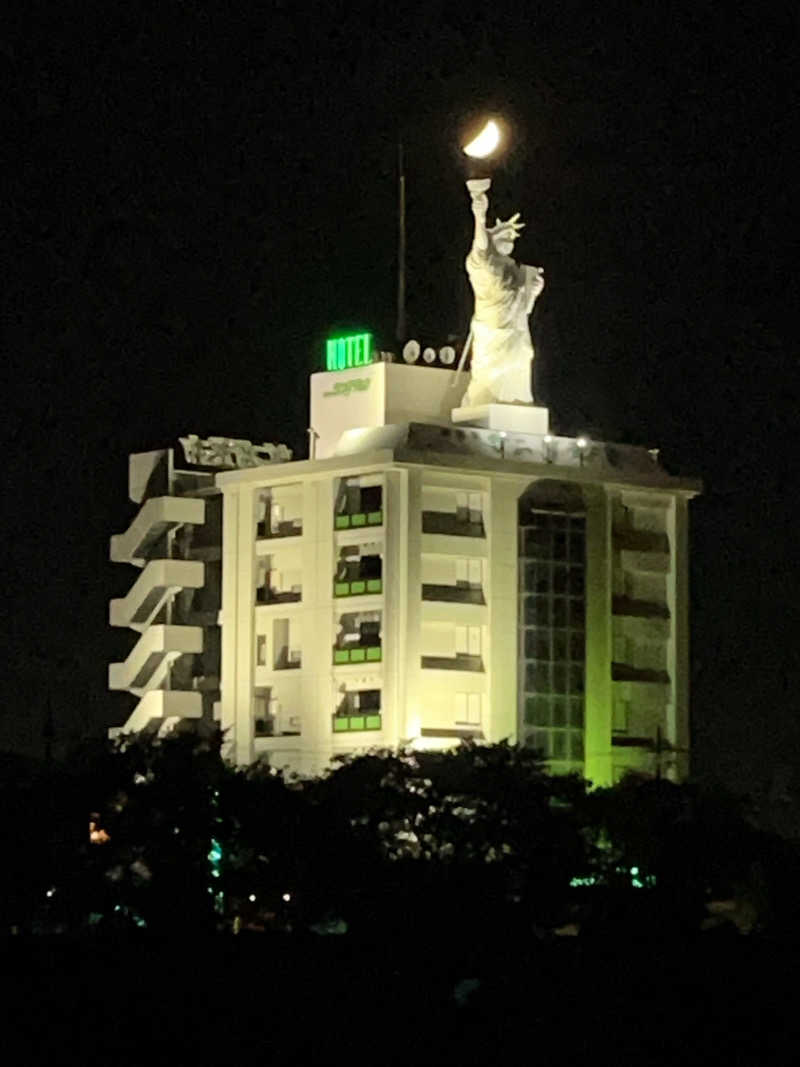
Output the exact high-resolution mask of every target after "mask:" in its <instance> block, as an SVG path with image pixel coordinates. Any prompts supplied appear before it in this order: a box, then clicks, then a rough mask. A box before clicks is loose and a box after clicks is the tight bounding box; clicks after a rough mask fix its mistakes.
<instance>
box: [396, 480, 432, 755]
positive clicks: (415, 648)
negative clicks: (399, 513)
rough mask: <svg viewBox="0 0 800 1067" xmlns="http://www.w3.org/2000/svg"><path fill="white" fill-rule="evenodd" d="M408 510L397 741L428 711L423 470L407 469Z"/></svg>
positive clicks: (415, 728)
mask: <svg viewBox="0 0 800 1067" xmlns="http://www.w3.org/2000/svg"><path fill="white" fill-rule="evenodd" d="M406 484H407V490H406V496H405V506H406V511H405V515H404V517H403V519H402V521H403V522H404V525H405V529H406V566H405V579H404V581H405V586H404V588H403V587H400V589H401V592H400V597H401V599H402V597H403V595H404V597H405V601H406V616H405V622H404V624H403V625H404V629H405V636H404V640H405V662H404V664H403V668H402V673H403V678H402V679H401V681H400V684H399V701H400V703H399V708H398V716H397V731H398V744H399V743H400V742H401V741H406V740H408V739H409V738H411V737H416V736H418V735H419V731H420V727H421V723H422V719H423V716H424V714H425V702H426V694H425V691H424V687H423V684H422V668H421V666H420V657H421V651H420V638H421V633H420V630H421V625H422V471H421V470H420V469H419V468H415V467H411V468H409V469H408V471H407V483H406Z"/></svg>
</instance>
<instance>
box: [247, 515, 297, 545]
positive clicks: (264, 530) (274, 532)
mask: <svg viewBox="0 0 800 1067" xmlns="http://www.w3.org/2000/svg"><path fill="white" fill-rule="evenodd" d="M302 532H303V520H302V519H287V520H286V521H285V522H279V523H277V524H276V525H272V523H270V522H269V521H268V520H267V519H264V520H262V521H261V522H259V523H258V525H257V526H256V537H257V538H258V540H259V541H264V540H271V539H273V538H276V537H299V536H300V535H301V534H302Z"/></svg>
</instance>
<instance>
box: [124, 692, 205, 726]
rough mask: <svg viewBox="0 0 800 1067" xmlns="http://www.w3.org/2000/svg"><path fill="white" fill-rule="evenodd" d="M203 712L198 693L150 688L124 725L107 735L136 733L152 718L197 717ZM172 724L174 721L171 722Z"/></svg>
mask: <svg viewBox="0 0 800 1067" xmlns="http://www.w3.org/2000/svg"><path fill="white" fill-rule="evenodd" d="M202 714H203V698H202V696H201V695H200V693H188V692H183V691H178V690H174V689H173V690H170V689H151V690H150V692H148V693H145V695H144V696H143V697H142V699H141V700H140V701H139V703H138V704H137V705H136V707H135V708H134V709H133V711H132V712H131V714H130V715H129V717H128V720H127V722H126V723H125V725H124V726H119V727H115V728H114V729H111V730H109V736H111V737H119V735H120V734H127V733H136V732H138V731H139V730H143V729H144V728H145V727H146V726H148V725H149V724H150V723H151V722H152V721H153V720H154V719H160V720H163V722H164V723H166V722H167V720H174V721H177V720H178V719H199V718H201V717H202ZM172 724H173V725H174V722H173V723H172Z"/></svg>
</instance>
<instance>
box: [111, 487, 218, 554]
mask: <svg viewBox="0 0 800 1067" xmlns="http://www.w3.org/2000/svg"><path fill="white" fill-rule="evenodd" d="M205 513H206V505H205V501H204V500H198V499H197V498H196V497H176V496H156V497H151V498H150V499H149V500H147V501H145V503H144V505H143V506H142V507H141V508H140V510H139V513H138V515H137V516H136V518H135V519H134V520H133V522H132V523H131V524H130V526H129V527H128V529H127V530H126V531H125V533H122V534H115V535H114V536H113V537H112V538H111V551H110V557H111V561H112V562H113V563H133V564H134V565H135V566H137V567H142V566H144V563H145V559H146V557H147V551H148V549H149V547H150V546H151V545H152V544H153V542H154V541H157V540H158V538H159V537H161V536H162V535H163V534H164V533H166V532H167V530H170V529H174V528H175V527H176V526H182V525H183V524H184V523H191V524H193V525H195V526H200V525H202V524H203V523H204V522H205Z"/></svg>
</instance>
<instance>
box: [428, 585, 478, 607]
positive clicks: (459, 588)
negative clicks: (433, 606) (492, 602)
mask: <svg viewBox="0 0 800 1067" xmlns="http://www.w3.org/2000/svg"><path fill="white" fill-rule="evenodd" d="M422 599H423V600H436V601H440V602H444V603H447V604H485V603H486V600H485V598H484V595H483V590H482V589H481V588H479V587H474V586H469V585H437V584H433V583H430V582H427V583H423V585H422Z"/></svg>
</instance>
